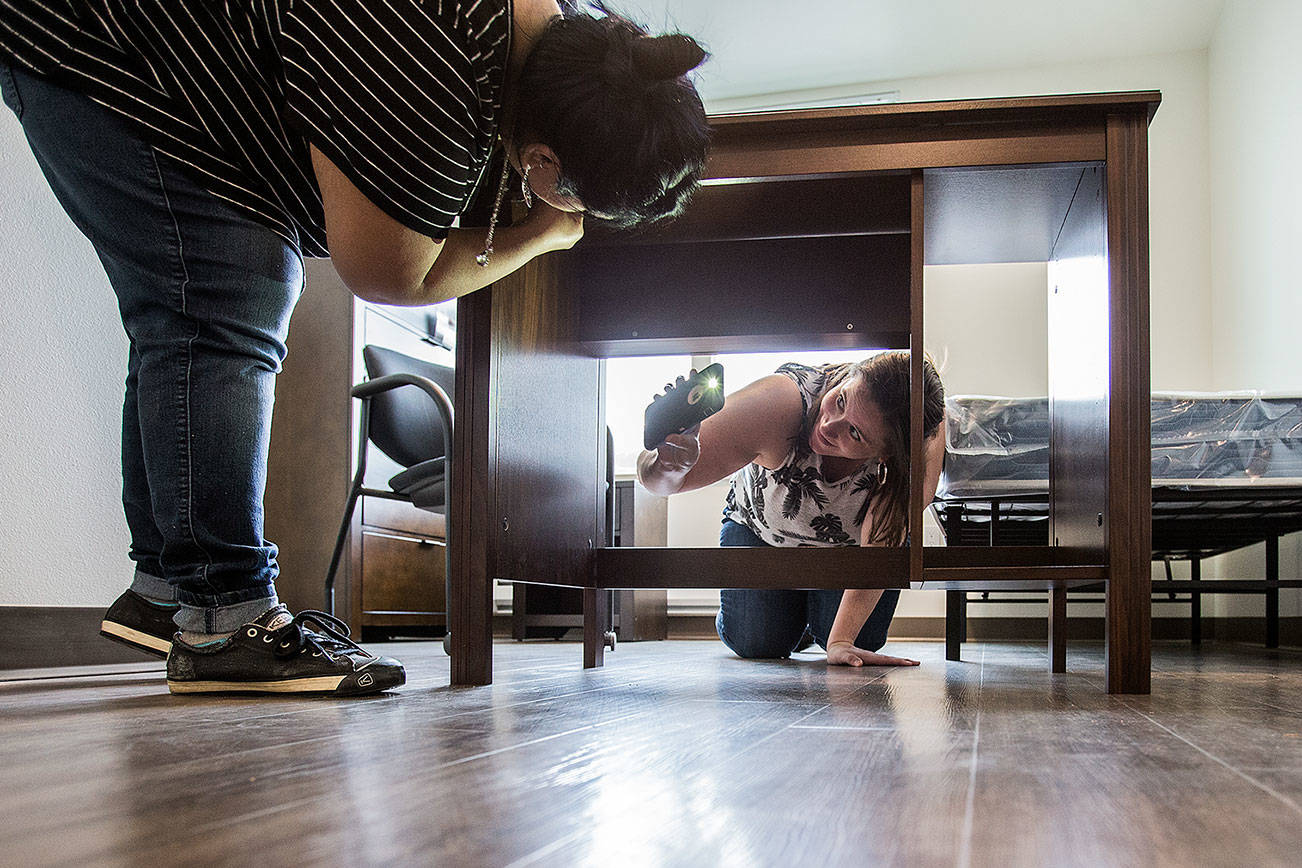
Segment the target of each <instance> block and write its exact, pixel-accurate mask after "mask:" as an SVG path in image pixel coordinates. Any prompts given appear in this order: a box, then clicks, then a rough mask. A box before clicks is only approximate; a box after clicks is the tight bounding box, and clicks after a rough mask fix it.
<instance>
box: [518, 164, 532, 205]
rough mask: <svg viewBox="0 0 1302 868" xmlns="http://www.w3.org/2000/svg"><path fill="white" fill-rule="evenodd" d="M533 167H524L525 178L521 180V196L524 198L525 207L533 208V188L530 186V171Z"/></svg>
mask: <svg viewBox="0 0 1302 868" xmlns="http://www.w3.org/2000/svg"><path fill="white" fill-rule="evenodd" d="M530 168H532V167H531V166H525V167H524V177H522V178H521V179H520V194H521V195H522V196H524V207H526V208H532V207H533V187H530V186H529V169H530Z"/></svg>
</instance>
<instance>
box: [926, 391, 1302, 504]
mask: <svg viewBox="0 0 1302 868" xmlns="http://www.w3.org/2000/svg"><path fill="white" fill-rule="evenodd" d="M945 404H946V407H947V410H948V421H947V438H948V439H947V443H946V452H947V454H946V456H945V470H944V473H943V475H942V477H941V482H940V490H939V492H938V495H939V496H940V497H942V498H965V497H990V496H997V495H1019V494H1037V493H1047V492H1048V490H1049V399H1048V398H997V397H987V396H980V395H958V396H953V397H950V398H947V399H946V401H945ZM1152 412H1153V415H1152V437H1153V465H1152V466H1153V485H1154V486H1163V487H1179V486H1186V487H1191V488H1193V487H1204V486H1242V485H1258V486H1260V485H1265V486H1298V485H1302V397H1285V396H1277V395H1268V394H1263V393H1260V392H1217V393H1207V392H1164V393H1154V394H1153V398H1152Z"/></svg>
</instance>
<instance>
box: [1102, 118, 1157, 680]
mask: <svg viewBox="0 0 1302 868" xmlns="http://www.w3.org/2000/svg"><path fill="white" fill-rule="evenodd" d="M1107 219H1108V222H1107V226H1108V241H1107V244H1108V284H1109V293H1108V296H1109V303H1108V317H1109V320H1110V322H1111V337H1110V343H1109V355H1110V365H1109V370H1110V376H1109V383H1108V388H1109V392H1110V398H1109V403H1108V477H1107V478H1108V503H1107V516H1106V519H1105V521H1106V523H1107V530H1108V571H1109V577H1108V578H1109V580H1108V585H1107V622H1108V623H1107V631H1108V645H1107V647H1108V651H1107V661H1108V692H1110V693H1147V692H1148V691H1149V658H1150V654H1151V648H1150V645H1151V630H1152V626H1151V624H1150V620H1149V618H1150V614H1149V595H1150V591H1151V572H1150V567H1149V558H1150V557H1151V555H1152V547H1153V501H1152V491H1151V482H1152V478H1151V477H1152V469H1151V462H1152V451H1151V443H1152V439H1151V431H1150V426H1151V407H1150V400H1151V399H1150V392H1151V386H1150V366H1149V334H1148V305H1149V301H1148V118H1147V117H1146V116H1145V115H1144V114H1143V113H1126V114H1115V115H1110V116H1109V117H1108V168H1107Z"/></svg>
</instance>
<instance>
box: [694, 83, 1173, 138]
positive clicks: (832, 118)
mask: <svg viewBox="0 0 1302 868" xmlns="http://www.w3.org/2000/svg"><path fill="white" fill-rule="evenodd" d="M1161 102H1162V94H1161V92H1160V91H1155V90H1144V91H1124V92H1109V93H1073V94H1048V95H1043V96H1015V97H998V98H990V99H964V100H928V101H922V102H897V103H873V104H871V105H862V106H839V107H835V108H810V109H784V110H780V111H760V112H728V113H724V114H716V115H711V116H710V125H711V126H712V127H714V128H715V130H716V131H718V132H721V133H723V134H725V135H726V134H728V133H729V132H730V131H732V130H736V129H739V128H743V127H745V128H750V127H755V126H763V127H772V128H775V129H776V128H784V129H785V128H801V129H811V130H812V129H817V128H820V127H837V126H842V125H845V124H846V123H864V124H889V125H897V124H908V123H911V122H936V121H941V122H960V121H965V120H976V119H977V116H980V115H986V116H990V117H992V118H997V117H1006V118H1013V117H1021V118H1025V119H1038V118H1042V117H1051V116H1061V115H1063V114H1080V113H1088V114H1106V113H1108V112H1116V111H1137V110H1139V109H1141V108H1142V109H1143V110H1145V111H1146V112H1147V114H1148V119H1149V120H1150V121H1151V120H1152V119H1153V115H1154V114H1155V113H1156V112H1157V107H1158V105H1159V104H1160V103H1161Z"/></svg>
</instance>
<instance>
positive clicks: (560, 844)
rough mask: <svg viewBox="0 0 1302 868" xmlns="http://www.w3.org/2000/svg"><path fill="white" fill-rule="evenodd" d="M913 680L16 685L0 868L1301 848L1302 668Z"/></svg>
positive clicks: (521, 666) (539, 670) (792, 670)
mask: <svg viewBox="0 0 1302 868" xmlns="http://www.w3.org/2000/svg"><path fill="white" fill-rule="evenodd" d="M889 649H890V650H892V651H893V652H894V653H899V654H903V655H907V656H914V657H918V658H920V659H922V660H923V665H922V666H921V667H919V668H917V669H909V670H868V669H861V670H851V669H844V668H837V669H831V670H829V669H828V668H827V667H826V666H825V665H824V664H823V662H822V658H821V655H817V654H801V655H797V657H796V658H795V659H793V660H790V661H783V662H754V661H749V662H748V661H741V660H738V659H736V658H734V657H732V656H731V655H730V654H729V653H728V652H727V651H726V649H724V648H723V646H722V645H720V644H719V643H717V642H657V643H638V644H632V643H626V644H621V645H620V647H619V650H618V652H616V653H614V654H608V655H607V658H606V660H607V665H606V667H605V668H604V669H600V670H589V671H586V672H585V671H583V670H582V669H581V668H580V666H579V664H580V661H581V649H580V648H579V646H577V645H574V644H563V643H554V642H542V643H534V642H530V643H524V644H517V643H514V642H502V643H499V644H498V646H497V648H496V658H495V659H496V672H495V678H496V682H495V683H494V684H493V685H492V686H491V687H484V688H471V689H451V688H449V687H447V686H446V684H447V681H448V661H447V658H446V657H444V656H443V655H442V652H441V650H440V649H439V647H438V645H437V644H436V643H395V644H393V645H390V646H387V652H388V653H393V654H395V655H397V656H400V657H401V658H402V659H404V660H405V661H406V662H407V664H408V669H409V672H410V674H411V678H410V681H409V683H408V684H407V686H406V687H404V688H403V689H402V690H401V691H400V692H398V693H395V694H391V695H386V696H381V697H376V698H372V699H368V700H353V701H338V700H323V699H304V698H298V699H294V698H272V699H258V698H245V697H207V698H203V697H171V696H169V695H168V694H167V692H166V688H165V686H164V685H163V683H162V680H161V675H160V674H158V673H150V672H145V673H141V672H133V673H129V674H124V675H119V676H109V675H99V676H82V677H77V678H61V679H50V680H40V681H36V680H29V681H16V682H7V683H0V769H3V771H2V772H0V775H2V776H3V782H4V786H3V787H0V817H3V818H4V822H3V823H2V824H0V848H2V849H0V854H3V855H0V863H3V864H14V865H35V864H69V863H71V864H83V863H91V862H93V863H100V864H128V863H130V864H133V865H138V864H149V863H151V862H153V863H169V864H170V863H173V862H177V861H182V860H184V861H192V862H196V863H200V864H225V863H230V864H236V863H239V864H245V863H249V862H254V861H256V862H257V863H259V864H267V865H282V864H313V865H330V864H345V865H358V864H385V865H391V864H428V865H457V866H473V865H493V866H505V865H548V866H550V865H582V864H599V863H601V864H607V865H612V866H615V865H617V866H620V868H624V866H637V865H649V866H660V865H687V866H695V865H702V866H715V865H723V866H732V865H736V866H757V865H797V864H799V865H818V866H826V865H871V864H901V865H958V866H965V865H1001V866H1002V865H1010V864H1011V865H1044V864H1052V865H1134V864H1153V863H1157V864H1166V865H1244V864H1253V865H1283V864H1298V860H1299V854H1302V822H1299V821H1300V820H1302V654H1299V653H1298V652H1293V651H1280V652H1271V651H1264V650H1261V649H1251V648H1242V647H1235V646H1213V645H1209V646H1206V647H1205V648H1204V650H1203V651H1202V652H1201V653H1200V652H1196V651H1192V650H1190V649H1189V648H1188V647H1187V646H1182V645H1170V646H1162V645H1159V646H1157V648H1156V649H1155V654H1154V673H1153V694H1152V696H1148V697H1109V696H1107V695H1106V694H1105V693H1103V669H1102V663H1103V661H1102V651H1101V647H1100V646H1091V645H1083V646H1081V645H1074V644H1073V645H1072V646H1071V648H1070V655H1069V666H1070V668H1071V669H1072V671H1071V672H1070V673H1068V674H1066V675H1056V676H1055V675H1050V674H1049V673H1048V672H1047V669H1048V661H1047V657H1046V655H1045V652H1044V650H1043V649H1042V648H1041V647H1040V646H1036V645H1018V644H969V645H966V646H964V654H965V660H964V661H963V662H960V663H949V662H946V661H945V660H944V655H943V645H942V644H939V643H906V642H900V643H892V644H891V645H890V646H889Z"/></svg>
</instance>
